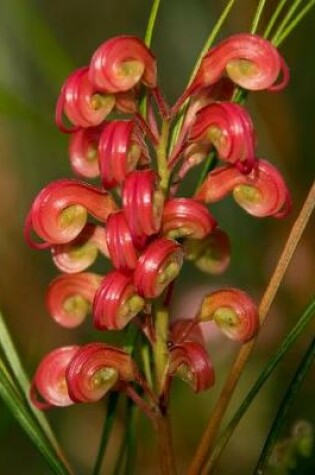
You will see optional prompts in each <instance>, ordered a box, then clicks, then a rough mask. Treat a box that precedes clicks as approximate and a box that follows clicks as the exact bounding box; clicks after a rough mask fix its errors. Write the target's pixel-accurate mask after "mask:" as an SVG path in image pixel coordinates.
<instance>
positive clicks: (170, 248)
mask: <svg viewBox="0 0 315 475" xmlns="http://www.w3.org/2000/svg"><path fill="white" fill-rule="evenodd" d="M183 257H184V251H183V248H182V246H180V245H179V244H178V243H176V242H175V241H172V240H170V239H165V238H158V239H155V240H154V241H152V242H151V243H150V244H149V245H148V246H147V247H146V249H145V250H144V252H143V254H142V255H141V256H140V258H139V261H138V264H137V267H136V269H135V273H134V283H135V286H136V288H137V290H138V292H139V294H140V295H142V296H143V297H148V298H156V297H158V296H159V295H161V293H162V292H163V290H164V289H165V287H167V286H168V284H169V283H170V282H172V281H173V280H174V279H175V278H176V277H177V275H178V274H179V272H180V269H181V266H182V264H183Z"/></svg>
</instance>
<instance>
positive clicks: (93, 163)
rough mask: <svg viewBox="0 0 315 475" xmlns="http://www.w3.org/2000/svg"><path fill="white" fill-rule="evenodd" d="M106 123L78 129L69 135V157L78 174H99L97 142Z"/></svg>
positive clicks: (88, 176) (91, 176) (87, 175)
mask: <svg viewBox="0 0 315 475" xmlns="http://www.w3.org/2000/svg"><path fill="white" fill-rule="evenodd" d="M104 127H106V125H104V124H101V125H99V126H97V127H89V128H87V129H80V130H78V131H76V132H74V133H73V134H72V135H71V139H70V143H69V157H70V163H71V167H72V170H73V171H74V173H76V174H77V175H79V176H83V177H86V178H96V177H97V176H99V174H100V166H99V153H98V143H99V140H100V136H101V133H102V131H103V129H104Z"/></svg>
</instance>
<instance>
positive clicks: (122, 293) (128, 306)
mask: <svg viewBox="0 0 315 475" xmlns="http://www.w3.org/2000/svg"><path fill="white" fill-rule="evenodd" d="M143 307H144V300H143V299H142V298H141V297H139V295H138V294H137V292H136V289H135V286H134V285H133V282H132V279H131V278H130V277H128V276H126V275H125V274H122V273H120V272H118V271H113V272H110V273H109V274H107V275H106V276H105V278H104V279H103V280H102V282H101V285H100V287H99V289H98V291H97V293H96V295H95V298H94V304H93V315H94V319H93V321H94V326H95V327H96V328H97V329H98V330H121V329H122V328H124V327H125V326H126V325H127V324H128V323H129V322H130V320H132V319H133V318H134V317H135V316H136V315H137V314H138V313H139V312H140V311H141V310H142V309H143Z"/></svg>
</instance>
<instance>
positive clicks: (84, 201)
mask: <svg viewBox="0 0 315 475" xmlns="http://www.w3.org/2000/svg"><path fill="white" fill-rule="evenodd" d="M115 209H116V205H115V203H114V200H113V199H112V197H111V196H110V195H109V194H108V193H106V192H105V191H100V190H99V189H98V188H96V187H93V186H90V185H86V184H84V183H80V182H78V181H75V180H58V181H55V182H52V183H50V184H49V185H47V186H46V187H45V188H43V189H42V191H41V192H40V193H39V194H38V195H37V197H36V198H35V200H34V202H33V204H32V208H31V210H30V212H29V214H28V217H27V219H26V224H25V230H24V232H25V238H26V241H27V242H28V244H29V245H30V246H31V247H35V248H40V247H41V244H36V243H35V242H33V241H32V239H31V237H30V231H31V228H33V229H34V231H35V232H36V233H37V234H38V236H39V237H41V238H42V239H43V240H44V241H46V242H47V243H49V244H64V243H68V242H70V241H73V240H74V239H75V238H76V237H77V236H78V235H79V234H80V233H81V231H82V229H83V228H84V226H85V225H86V221H87V216H88V212H89V213H90V214H92V215H93V216H94V217H95V218H97V219H99V220H100V221H103V222H104V221H106V219H107V217H108V216H109V214H110V213H112V212H113V211H115Z"/></svg>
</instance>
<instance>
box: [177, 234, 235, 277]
mask: <svg viewBox="0 0 315 475" xmlns="http://www.w3.org/2000/svg"><path fill="white" fill-rule="evenodd" d="M183 246H184V250H185V259H187V260H189V261H194V264H195V265H196V267H197V268H198V269H200V270H201V271H203V272H207V273H209V274H222V272H224V271H225V270H226V268H227V267H228V265H229V263H230V260H231V246H230V240H229V237H228V235H227V234H226V233H225V232H224V231H222V229H219V228H216V229H215V230H214V231H213V232H212V233H211V234H210V236H207V237H206V238H204V239H202V240H199V239H186V240H185V242H184V244H183Z"/></svg>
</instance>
